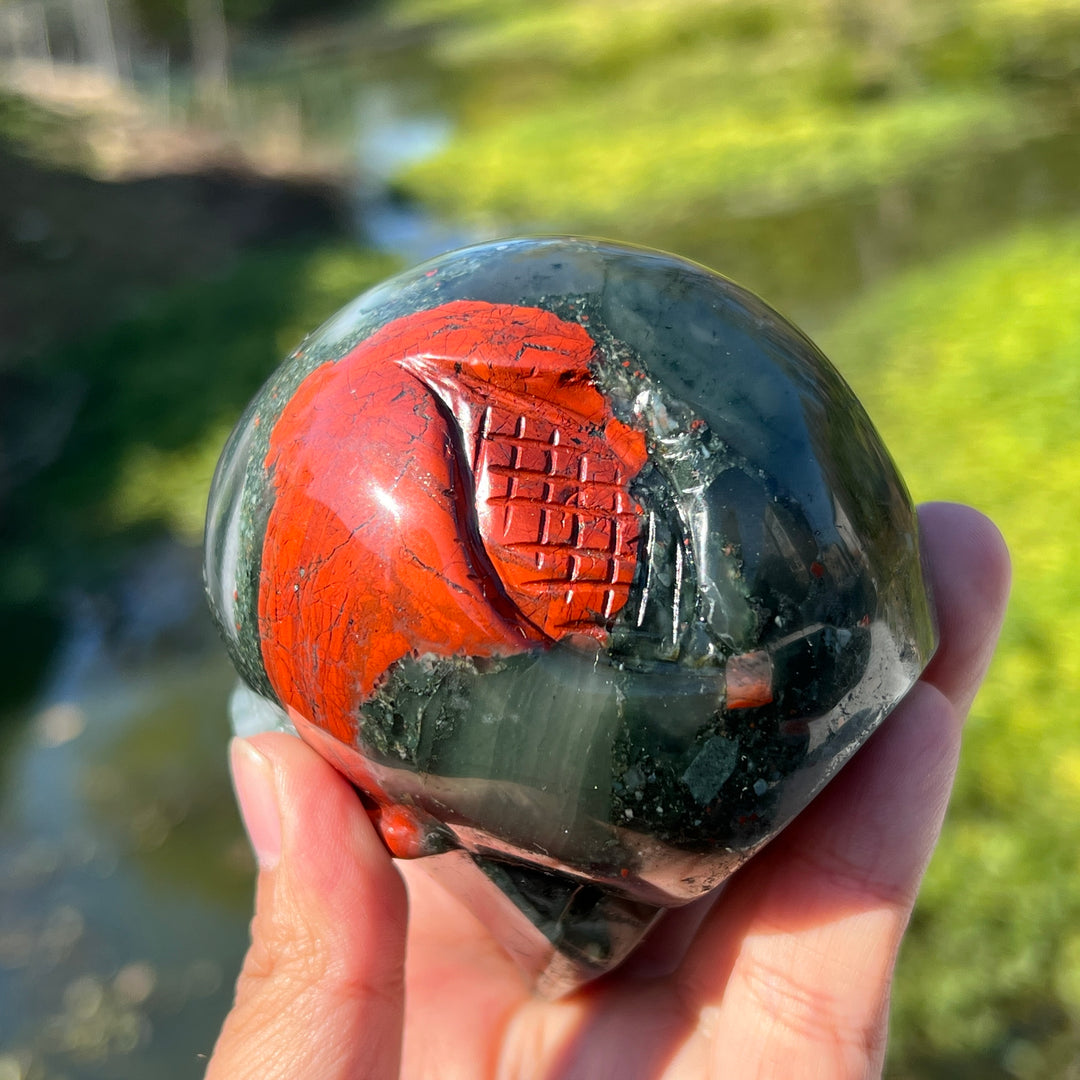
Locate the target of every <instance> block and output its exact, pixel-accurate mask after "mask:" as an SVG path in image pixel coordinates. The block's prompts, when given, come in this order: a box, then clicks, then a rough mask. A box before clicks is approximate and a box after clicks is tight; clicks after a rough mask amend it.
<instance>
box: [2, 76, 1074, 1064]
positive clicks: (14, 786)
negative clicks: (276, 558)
mask: <svg viewBox="0 0 1080 1080" xmlns="http://www.w3.org/2000/svg"><path fill="white" fill-rule="evenodd" d="M289 70H290V75H289V77H290V78H295V79H302V78H303V77H304V76H303V72H302V71H300V72H298V71H297V68H296V66H295V65H292V66H291V67H290V69H289ZM317 70H318V64H317V63H315V64H313V65H312V75H311V77H312V79H313V80H314V79H315V78H316V76H315V72H316V71H317ZM319 78H320V79H321V80H322V81H321V82H320V83H319V85H325V82H326V77H325V72H321V73H320V74H319ZM349 94H350V95H351V96H348V95H346V96H345V97H343V98H342V97H341V96H340V95H338V97H336V98H335V100H336V101H337V105H336V107H335V108H336V110H337V114H339V115H336V118H335V124H336V125H337V128H338V130H339V137H341V138H345V139H347V140H348V142H349V145H350V146H351V147H352V150H353V152H354V153H356V154H357V155H358V156H360V157H361V158H362V159H363V162H364V166H365V167H364V169H363V172H362V180H361V181H360V182H359V183H358V187H357V190H356V192H355V196H356V206H357V208H358V209H357V223H358V228H359V229H360V230H361V231H362V232H363V234H364V235H365V237H366V238H367V239H368V241H369V242H373V243H375V244H377V245H379V246H382V247H385V248H387V249H390V250H393V251H395V252H398V253H400V254H401V255H402V256H403V257H404V258H405V259H417V258H420V257H422V256H426V255H429V254H432V253H434V252H436V251H437V250H440V249H443V248H446V247H450V246H454V245H456V244H457V243H459V242H461V241H463V240H466V239H469V238H470V237H469V236H468V235H467V234H466V233H464V232H463V231H461V230H458V229H455V228H453V227H450V226H444V225H442V224H440V223H438V222H434V221H432V220H431V219H430V218H429V217H428V216H427V215H426V214H425V213H424V212H423V211H422V210H420V209H419V208H417V207H414V206H410V205H408V204H405V203H402V202H401V201H400V200H398V199H396V198H394V196H393V194H392V192H391V190H390V187H389V181H390V178H391V177H392V176H393V174H394V172H395V171H396V170H397V169H398V168H399V167H400V165H401V164H402V163H403V162H404V161H407V160H409V159H410V158H411V157H415V156H420V155H424V154H427V153H430V152H431V151H432V150H433V149H434V148H437V146H438V145H439V144H440V142H441V141H442V140H443V139H445V138H446V137H447V136H448V134H449V133H450V131H451V126H450V123H451V122H450V120H449V119H448V118H447V117H446V115H445V114H444V113H443V111H442V109H441V107H439V106H438V104H437V103H438V102H440V100H441V98H440V96H439V95H440V94H441V88H440V87H439V86H438V85H437V83H435V82H433V81H430V80H429V81H425V80H424V79H418V80H414V81H412V82H409V83H408V84H407V85H406V84H404V83H400V82H391V81H387V80H385V78H384V77H383V75H382V74H380V71H379V69H378V67H375V68H372V69H371V71H370V72H369V74H368V75H367V76H366V78H365V80H364V81H363V82H361V83H359V84H357V85H355V86H353V87H352V88H351V89H350V91H349ZM343 117H344V118H343ZM349 117H351V118H352V119H351V121H350V120H349V119H348V118H349ZM1077 161H1080V135H1078V134H1076V133H1073V134H1067V135H1059V136H1056V137H1054V138H1048V139H1045V140H1043V141H1041V142H1038V143H1028V144H1026V145H1023V146H1018V147H1016V148H1014V149H1011V150H1006V151H1003V152H998V153H996V154H995V155H994V156H993V157H992V158H990V157H986V156H981V157H980V156H977V155H976V156H973V157H971V158H969V159H966V160H961V161H955V162H953V163H952V164H950V165H949V166H948V167H946V168H941V169H938V170H936V171H934V172H932V173H928V174H926V175H924V176H922V177H919V178H917V179H916V180H914V181H911V182H907V183H905V184H903V185H896V186H894V187H890V188H885V189H880V190H878V191H876V192H874V193H872V194H869V193H868V194H867V195H865V196H860V197H853V198H847V199H832V200H825V201H821V202H819V203H816V204H814V205H812V206H804V207H801V208H799V209H797V210H792V211H790V212H784V213H777V214H773V215H770V216H767V217H757V218H743V219H729V218H724V219H720V218H717V219H709V218H708V215H703V216H702V217H701V218H700V219H698V220H697V221H695V223H694V226H693V228H692V229H690V228H689V227H688V228H687V230H686V232H685V235H678V234H676V233H673V234H671V235H670V236H669V237H666V238H665V240H666V246H668V247H671V248H673V249H679V250H681V251H683V252H684V253H686V254H688V255H690V256H692V257H694V258H697V259H700V260H702V261H705V262H708V263H710V264H712V265H714V266H717V267H718V268H719V269H722V270H723V271H724V272H725V273H729V274H730V275H731V276H733V277H735V278H736V279H737V280H742V281H744V282H746V283H747V284H750V285H752V286H753V287H755V288H756V289H759V290H760V291H762V292H763V293H764V294H765V295H766V296H768V297H769V298H770V299H771V300H773V301H774V302H775V303H777V304H778V305H779V306H780V307H781V308H783V309H785V310H787V311H788V312H789V313H791V314H793V315H794V316H795V317H796V318H797V319H799V320H800V321H802V322H804V324H806V325H807V326H808V328H809V329H810V330H811V331H812V332H813V331H816V330H819V329H820V328H821V327H822V326H823V325H825V324H826V323H827V321H828V318H829V317H830V314H831V313H833V312H835V311H837V310H839V309H840V308H842V307H843V305H844V304H845V303H846V302H847V301H848V300H850V298H851V297H852V296H853V295H855V294H856V293H857V292H858V291H859V290H861V289H863V288H865V287H866V286H867V285H868V284H869V283H871V282H873V281H874V280H877V279H879V278H882V277H885V276H887V275H888V274H891V273H893V272H895V271H896V270H898V269H900V268H902V267H904V266H907V265H912V264H915V263H918V262H921V261H926V260H929V259H931V258H936V257H938V256H940V255H942V254H943V253H946V252H948V251H949V250H950V249H952V248H954V247H957V246H959V245H960V244H962V243H965V242H968V241H970V239H971V238H972V237H974V236H988V235H992V234H993V233H995V232H997V231H999V230H1003V229H1006V228H1009V227H1013V226H1015V225H1016V224H1018V223H1019V222H1021V221H1025V220H1034V219H1038V218H1042V217H1052V216H1056V215H1061V214H1063V213H1066V212H1072V211H1075V210H1077V209H1080V192H1078V190H1077V185H1076V170H1075V163H1076V162H1077ZM624 239H630V240H633V239H641V238H640V237H633V236H627V237H624ZM649 239H650V240H655V238H649ZM777 252H782V257H779V258H778V257H776V253H777ZM808 268H813V272H812V273H811V272H808ZM67 610H68V613H69V617H68V625H67V633H66V637H65V640H64V642H63V644H62V646H61V648H60V650H59V652H58V654H57V656H56V657H55V660H54V663H53V666H52V668H51V671H50V674H49V677H48V679H47V680H46V682H45V684H44V685H43V686H42V688H41V689H40V692H39V693H38V695H37V697H36V698H35V700H34V701H33V702H32V703H31V704H30V705H29V706H27V707H26V708H25V709H23V710H22V712H21V714H20V715H19V716H17V717H15V718H14V719H13V721H12V722H8V723H6V724H4V725H3V726H2V727H0V740H3V742H2V745H0V770H2V771H0V1080H30V1078H33V1080H60V1078H61V1077H63V1078H66V1080H99V1078H106V1077H108V1078H112V1080H125V1078H128V1077H131V1078H136V1077H139V1078H144V1077H155V1078H160V1080H184V1078H188V1077H196V1076H200V1075H201V1074H202V1071H203V1068H204V1064H205V1061H204V1055H206V1054H208V1053H209V1051H210V1049H211V1047H212V1045H213V1040H214V1038H215V1036H216V1033H217V1030H218V1028H219V1026H220V1023H221V1019H222V1017H223V1015H224V1013H225V1011H226V1009H227V1008H228V1004H229V1000H230V997H231V993H232V983H233V980H234V978H235V975H236V971H237V968H238V965H239V962H240V960H241V957H242V954H243V951H244V948H245V945H246V938H247V923H248V919H249V917H250V896H251V875H252V863H251V860H250V857H249V855H248V852H247V848H246V845H245V842H244V839H243V835H242V832H241V830H240V826H239V823H238V820H237V817H236V812H235V809H234V807H233V803H232V798H231V793H230V790H229V785H228V779H227V774H226V770H225V761H224V746H225V742H226V739H227V735H228V732H227V721H226V717H225V703H226V699H227V696H228V693H229V690H230V688H231V686H232V682H233V676H232V673H231V669H230V668H229V665H228V663H227V661H226V659H225V657H224V653H223V651H222V650H221V649H220V647H219V646H218V643H217V642H216V640H215V637H214V634H213V632H212V630H211V628H210V625H209V620H208V618H207V616H206V615H205V614H204V611H203V603H202V594H201V582H200V571H199V553H198V552H197V551H194V550H191V549H189V548H186V547H184V546H183V545H182V544H180V543H178V542H166V543H161V544H158V545H156V546H153V547H151V548H148V549H147V550H146V551H145V552H144V553H143V555H142V557H141V558H140V560H139V561H138V562H137V563H136V564H133V565H132V566H131V568H130V570H129V572H128V574H127V576H126V578H125V579H124V580H123V581H122V582H119V583H118V584H117V585H116V587H115V589H114V590H113V591H112V592H111V593H110V594H109V595H108V596H107V597H105V598H102V597H94V598H91V597H90V596H83V595H74V596H71V597H70V598H68V601H67Z"/></svg>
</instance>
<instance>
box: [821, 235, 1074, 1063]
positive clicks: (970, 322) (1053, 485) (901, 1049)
mask: <svg viewBox="0 0 1080 1080" xmlns="http://www.w3.org/2000/svg"><path fill="white" fill-rule="evenodd" d="M1077 296H1080V221H1074V222H1073V223H1072V224H1071V225H1069V226H1067V227H1064V228H1053V229H1051V228H1038V229H1029V230H1026V231H1022V232H1020V233H1019V234H1017V235H1014V236H1011V237H1008V238H1006V239H1003V240H999V241H997V242H994V243H991V244H988V245H986V246H984V247H982V248H980V249H977V250H975V251H972V252H967V253H964V254H962V255H959V256H957V257H955V258H953V259H950V260H948V261H946V262H944V263H942V264H939V265H937V266H932V267H930V268H929V269H925V270H921V271H919V272H916V273H913V274H911V275H909V276H906V277H904V278H903V279H901V280H899V281H896V282H894V283H892V284H889V285H887V286H885V287H884V288H883V289H881V290H880V291H879V292H877V293H875V294H874V295H871V296H869V297H867V298H866V299H865V300H863V301H862V302H861V303H859V304H858V305H857V306H856V307H855V309H854V310H852V311H851V312H850V313H849V315H848V316H847V317H846V318H845V319H844V320H843V321H842V323H841V324H840V325H839V326H837V327H836V328H835V330H834V331H833V333H831V334H830V335H829V336H828V339H827V340H826V342H825V344H826V345H827V346H828V347H829V350H830V355H832V356H833V358H834V360H835V361H836V362H837V363H838V365H839V366H840V367H841V368H842V370H843V371H844V372H845V374H846V375H847V376H848V377H849V379H850V381H851V382H852V384H853V386H854V387H855V389H856V391H857V392H858V393H859V394H860V396H861V397H862V399H863V401H864V402H865V404H866V405H867V408H868V410H869V412H870V414H871V416H873V417H874V419H875V421H876V423H877V424H878V426H879V427H880V429H881V431H882V433H883V435H884V436H885V439H886V442H887V443H888V444H889V446H890V448H891V449H892V450H893V452H894V455H895V456H896V458H897V461H898V464H899V466H900V468H901V471H902V472H903V473H904V475H905V477H906V478H907V480H908V482H909V484H910V485H911V488H912V490H913V493H914V495H915V496H916V497H917V498H923V499H925V498H944V499H957V500H961V501H965V502H971V503H973V504H974V505H976V506H978V507H980V508H981V509H983V510H984V511H986V512H987V513H989V514H990V515H991V516H992V517H993V518H994V519H995V520H996V521H997V522H998V523H999V525H1000V526H1001V528H1002V530H1003V531H1004V533H1005V536H1006V539H1007V540H1008V542H1009V545H1010V548H1011V550H1012V555H1013V561H1014V587H1013V598H1012V603H1011V608H1010V613H1009V617H1008V621H1007V624H1006V628H1005V633H1004V636H1003V639H1002V644H1001V648H1000V651H999V654H998V656H997V659H996V660H995V663H994V667H993V669H992V671H991V674H990V678H989V680H988V682H987V684H986V686H985V688H984V690H983V692H982V694H981V695H980V697H979V700H978V702H977V704H976V707H975V710H974V713H973V715H972V719H971V722H970V727H969V730H968V735H967V738H966V742H965V746H964V754H963V758H962V768H961V774H960V780H959V784H958V787H957V791H956V796H955V800H954V803H953V806H952V810H951V816H950V820H949V824H948V827H947V829H946V831H945V834H944V836H943V838H942V842H941V846H940V848H939V851H938V854H937V856H936V857H935V860H934V863H933V865H932V867H931V870H930V874H929V877H928V879H927V882H926V886H925V889H924V891H923V894H922V896H921V899H920V904H919V909H918V915H917V918H916V920H915V923H914V926H913V932H912V934H911V936H910V939H909V941H908V943H907V946H906V948H905V952H904V955H903V961H902V964H901V970H900V982H899V987H898V990H897V993H896V996H895V999H894V1017H895V1020H894V1046H893V1059H894V1061H895V1062H896V1063H897V1067H898V1068H899V1065H900V1063H905V1064H906V1065H908V1066H909V1067H910V1066H913V1064H914V1063H916V1062H917V1061H918V1060H919V1059H920V1058H932V1057H933V1056H934V1055H935V1054H936V1055H941V1056H947V1055H948V1054H954V1055H958V1056H960V1057H962V1058H966V1059H968V1060H978V1059H980V1058H982V1059H983V1060H984V1061H986V1062H990V1061H996V1062H997V1063H998V1064H999V1065H1000V1067H1002V1068H1008V1069H1012V1072H1013V1074H1014V1075H1018V1076H1033V1077H1034V1076H1047V1075H1058V1068H1063V1065H1064V1062H1065V1061H1067V1060H1069V1057H1068V1056H1067V1055H1069V1054H1075V1053H1076V1052H1077V1050H1078V1047H1077V1045H1076V1041H1075V1031H1076V1030H1077V1026H1078V1025H1080V934H1078V932H1077V927H1080V875H1078V874H1077V869H1078V865H1080V857H1078V854H1077V853H1078V852H1080V730H1078V729H1077V727H1076V725H1075V724H1074V723H1073V722H1072V717H1073V713H1074V709H1075V702H1076V700H1077V697H1078V696H1080V627H1078V625H1077V622H1076V614H1075V613H1076V611H1077V608H1078V607H1080V564H1078V562H1077V558H1076V552H1077V544H1076V530H1077V525H1078V524H1080V489H1078V487H1077V482H1076V478H1077V477H1078V476H1080V411H1078V410H1077V403H1078V402H1080V363H1078V362H1077V357H1080V307H1078V306H1077V303H1076V298H1077ZM1070 1026H1071V1029H1072V1031H1073V1033H1074V1034H1073V1035H1072V1036H1071V1037H1069V1036H1068V1035H1067V1034H1062V1033H1067V1032H1068V1030H1069V1028H1070ZM1051 1036H1056V1037H1057V1038H1056V1040H1055V1039H1053V1038H1051ZM1055 1055H1056V1056H1055ZM1062 1055H1065V1056H1062ZM1014 1058H1015V1059H1016V1060H1015V1061H1014V1060H1013V1059H1014ZM1010 1062H1012V1064H1010ZM1017 1062H1019V1064H1017ZM1018 1070H1019V1071H1018ZM899 1075H906V1074H905V1073H903V1072H902V1071H901V1072H900V1073H899ZM923 1075H925V1074H923ZM931 1075H933V1074H931ZM942 1075H956V1073H955V1072H950V1073H943V1074H942ZM972 1075H980V1076H982V1075H987V1074H986V1073H985V1072H980V1073H977V1074H972ZM994 1075H997V1074H996V1073H995V1074H994Z"/></svg>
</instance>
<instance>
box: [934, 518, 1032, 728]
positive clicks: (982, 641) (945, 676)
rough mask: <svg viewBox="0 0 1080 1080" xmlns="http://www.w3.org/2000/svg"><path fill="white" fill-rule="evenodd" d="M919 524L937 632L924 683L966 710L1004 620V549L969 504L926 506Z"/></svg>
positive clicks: (992, 529) (999, 535)
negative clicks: (937, 642) (927, 683)
mask: <svg viewBox="0 0 1080 1080" xmlns="http://www.w3.org/2000/svg"><path fill="white" fill-rule="evenodd" d="M919 520H920V525H921V531H922V544H923V554H924V557H925V561H926V565H927V568H928V576H929V579H930V589H931V592H932V594H933V597H934V604H935V608H936V610H937V618H938V629H939V633H940V645H939V647H938V650H937V653H936V654H935V656H934V659H933V661H932V662H931V664H930V666H929V668H928V669H927V672H926V674H925V676H924V679H925V681H927V682H929V683H932V684H933V685H934V686H936V687H937V688H938V689H939V690H941V692H942V693H943V694H945V695H946V697H948V698H949V699H950V701H952V702H953V704H954V705H955V706H956V707H957V708H958V709H959V710H960V711H961V712H966V711H967V709H968V708H969V707H970V705H971V701H972V699H973V698H974V696H975V693H976V691H977V689H978V687H979V684H980V683H981V682H982V679H983V677H984V675H985V674H986V669H987V668H988V667H989V664H990V659H991V656H992V655H993V651H994V646H995V644H996V643H997V638H998V634H999V632H1000V630H1001V624H1002V621H1003V620H1004V617H1005V609H1006V606H1007V604H1008V597H1009V586H1010V582H1011V576H1012V571H1011V563H1010V558H1009V551H1008V547H1007V545H1006V542H1005V538H1004V536H1003V535H1002V533H1001V531H1000V530H999V529H998V527H997V526H996V525H995V524H994V522H993V521H991V520H990V518H988V517H987V516H986V515H985V514H982V513H980V512H979V511H978V510H975V509H973V508H971V507H969V506H963V505H960V504H957V503H940V502H939V503H927V504H924V505H923V506H921V507H920V508H919Z"/></svg>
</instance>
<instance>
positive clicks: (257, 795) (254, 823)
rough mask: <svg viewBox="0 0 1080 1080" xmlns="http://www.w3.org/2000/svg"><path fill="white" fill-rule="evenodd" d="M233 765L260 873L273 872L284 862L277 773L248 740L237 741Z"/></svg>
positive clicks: (231, 752) (238, 798)
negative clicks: (275, 779)
mask: <svg viewBox="0 0 1080 1080" xmlns="http://www.w3.org/2000/svg"><path fill="white" fill-rule="evenodd" d="M229 765H230V767H231V770H232V780H233V789H234V790H235V791H236V802H237V804H238V805H239V807H240V816H241V817H242V818H243V819H244V828H245V829H246V830H247V834H248V840H250V841H251V847H252V849H253V850H254V852H255V858H256V859H257V860H258V862H259V869H260V870H273V869H274V867H275V866H277V864H278V861H279V860H280V858H281V815H280V814H279V813H278V803H277V792H276V790H275V788H274V770H273V766H271V764H270V762H269V761H268V760H267V758H266V757H265V756H264V755H263V754H260V753H259V751H258V750H256V749H255V747H254V746H252V745H251V743H249V742H248V741H247V739H233V741H232V744H231V745H230V747H229Z"/></svg>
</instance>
